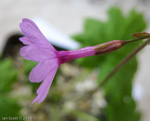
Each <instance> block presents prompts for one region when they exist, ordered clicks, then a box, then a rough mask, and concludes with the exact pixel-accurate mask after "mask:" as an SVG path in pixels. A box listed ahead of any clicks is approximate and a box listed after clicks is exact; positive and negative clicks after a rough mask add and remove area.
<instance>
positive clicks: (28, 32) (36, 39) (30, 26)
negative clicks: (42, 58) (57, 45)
mask: <svg viewBox="0 0 150 121" xmlns="http://www.w3.org/2000/svg"><path fill="white" fill-rule="evenodd" d="M20 28H21V31H22V33H24V35H25V37H26V38H27V39H26V40H27V41H29V43H31V44H40V45H44V46H47V47H49V48H51V49H54V47H53V46H52V45H51V44H50V43H49V41H48V40H47V39H46V38H45V37H44V35H43V34H42V33H41V31H40V30H39V28H38V27H37V26H36V24H35V23H34V22H33V21H31V20H29V19H23V20H22V23H20Z"/></svg>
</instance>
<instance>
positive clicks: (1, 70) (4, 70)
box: [0, 59, 17, 92]
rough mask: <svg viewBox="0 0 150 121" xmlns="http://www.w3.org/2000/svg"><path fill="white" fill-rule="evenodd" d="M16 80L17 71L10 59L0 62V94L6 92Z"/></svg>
mask: <svg viewBox="0 0 150 121" xmlns="http://www.w3.org/2000/svg"><path fill="white" fill-rule="evenodd" d="M16 80H17V70H16V69H15V68H14V66H13V62H12V60H11V59H4V60H1V61H0V92H8V91H10V90H11V89H12V86H13V83H14V82H15V81H16Z"/></svg>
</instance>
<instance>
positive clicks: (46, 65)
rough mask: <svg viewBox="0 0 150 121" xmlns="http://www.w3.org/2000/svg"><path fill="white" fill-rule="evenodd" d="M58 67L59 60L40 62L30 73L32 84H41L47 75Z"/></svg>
mask: <svg viewBox="0 0 150 121" xmlns="http://www.w3.org/2000/svg"><path fill="white" fill-rule="evenodd" d="M56 65H58V60H57V59H49V60H44V61H42V62H40V63H39V64H38V65H37V66H36V67H34V68H33V69H32V71H31V73H30V77H29V80H30V81H31V82H41V81H42V80H44V79H45V78H46V77H47V75H48V74H49V73H50V72H52V71H53V69H55V68H56Z"/></svg>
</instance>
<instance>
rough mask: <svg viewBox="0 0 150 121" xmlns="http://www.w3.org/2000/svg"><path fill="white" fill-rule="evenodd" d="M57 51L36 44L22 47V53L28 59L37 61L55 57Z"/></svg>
mask: <svg viewBox="0 0 150 121" xmlns="http://www.w3.org/2000/svg"><path fill="white" fill-rule="evenodd" d="M55 51H56V50H55ZM55 53H56V52H54V51H53V50H50V49H49V48H46V47H43V46H40V45H35V44H34V45H29V46H25V47H22V48H21V49H20V54H21V56H22V57H24V58H25V59H27V60H32V61H37V62H40V61H43V60H45V59H50V58H55V57H56V54H55Z"/></svg>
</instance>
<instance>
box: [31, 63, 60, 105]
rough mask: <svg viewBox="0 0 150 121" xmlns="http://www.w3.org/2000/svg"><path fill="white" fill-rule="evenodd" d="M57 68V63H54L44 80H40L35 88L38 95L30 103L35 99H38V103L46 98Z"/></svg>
mask: <svg viewBox="0 0 150 121" xmlns="http://www.w3.org/2000/svg"><path fill="white" fill-rule="evenodd" d="M57 69H58V65H56V64H55V68H54V69H53V70H51V72H50V73H49V75H48V76H47V77H46V78H45V80H44V81H43V82H42V84H41V85H40V87H39V89H38V90H37V92H38V96H37V97H36V98H35V99H34V100H33V102H32V103H34V102H36V101H38V103H41V102H42V101H43V100H44V99H45V98H46V96H47V94H48V91H49V88H50V86H51V83H52V80H53V78H54V76H55V74H56V71H57Z"/></svg>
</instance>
